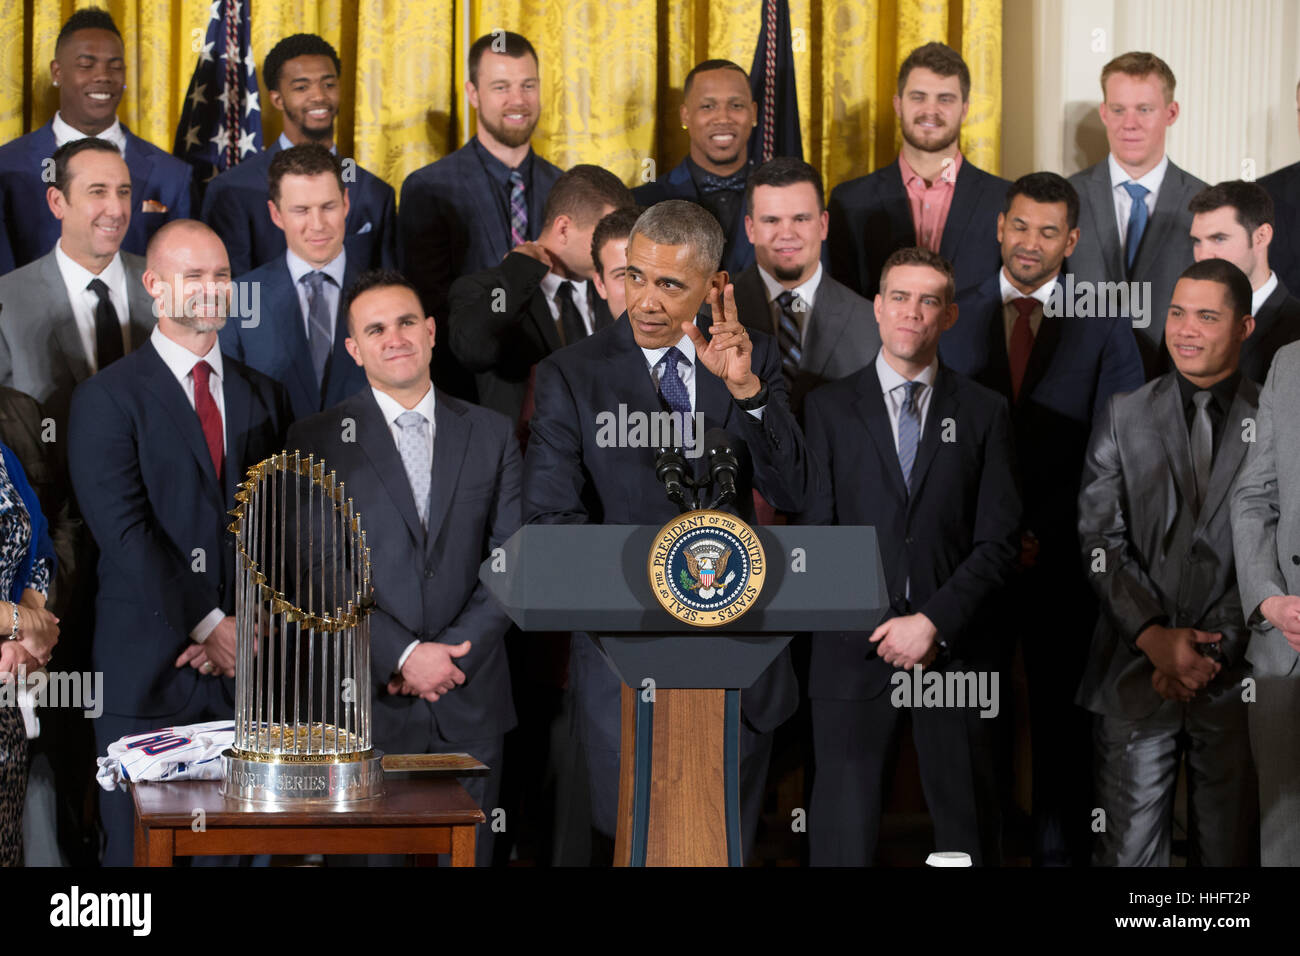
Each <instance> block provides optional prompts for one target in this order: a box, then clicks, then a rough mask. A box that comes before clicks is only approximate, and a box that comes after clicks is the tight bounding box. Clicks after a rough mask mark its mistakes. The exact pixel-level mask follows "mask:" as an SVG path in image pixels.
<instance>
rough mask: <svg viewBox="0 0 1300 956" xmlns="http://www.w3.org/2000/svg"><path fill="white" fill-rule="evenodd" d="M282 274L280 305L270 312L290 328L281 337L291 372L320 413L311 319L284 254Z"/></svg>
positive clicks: (281, 256) (341, 295)
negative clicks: (309, 330) (309, 331)
mask: <svg viewBox="0 0 1300 956" xmlns="http://www.w3.org/2000/svg"><path fill="white" fill-rule="evenodd" d="M277 271H278V272H279V280H280V281H279V282H278V283H277V285H279V289H278V291H277V293H276V295H277V298H278V302H277V303H276V306H275V307H273V308H271V309H270V310H269V311H270V313H271V315H272V317H273V321H276V322H282V323H285V324H286V326H287V327H285V328H284V329H283V332H282V334H281V335H280V336H278V338H279V339H280V341H281V342H283V343H284V345H285V347H286V348H287V349H288V350H289V361H290V366H289V367H290V369H291V370H292V372H293V377H294V378H295V379H297V381H298V389H299V391H300V392H301V393H302V394H304V395H309V396H311V397H312V401H311V403H310V405H309V407H310V408H311V410H312V411H313V412H318V411H320V408H321V395H322V394H323V393H322V391H321V387H320V385H319V384H318V383H317V381H316V369H315V368H314V367H313V366H312V364H311V344H310V343H309V342H308V341H307V317H306V316H305V315H303V312H302V301H301V300H300V299H299V297H298V290H297V288H296V287H295V286H294V282H293V274H292V273H291V272H290V271H289V262H288V260H287V259H286V258H285V257H284V255H283V254H281V255H280V265H279V266H278V267H277ZM342 298H343V291H342V290H341V289H340V290H339V301H340V304H342ZM328 370H329V366H328V364H327V365H326V374H327V375H328Z"/></svg>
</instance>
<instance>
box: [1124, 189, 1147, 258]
mask: <svg viewBox="0 0 1300 956" xmlns="http://www.w3.org/2000/svg"><path fill="white" fill-rule="evenodd" d="M1123 186H1124V191H1125V192H1126V193H1128V194H1129V196H1130V197H1131V198H1132V200H1133V207H1132V208H1131V209H1130V210H1129V211H1128V231H1127V232H1126V233H1125V235H1124V261H1125V263H1126V264H1127V266H1128V268H1129V269H1132V268H1133V260H1135V259H1136V258H1137V254H1138V246H1140V245H1141V244H1142V233H1144V232H1146V228H1147V219H1148V218H1149V216H1150V214H1149V213H1148V212H1147V204H1146V197H1147V194H1148V193H1149V192H1151V190H1149V189H1147V188H1146V187H1145V186H1139V185H1138V184H1137V183H1134V182H1127V183H1124V184H1123Z"/></svg>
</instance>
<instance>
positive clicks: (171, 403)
mask: <svg viewBox="0 0 1300 956" xmlns="http://www.w3.org/2000/svg"><path fill="white" fill-rule="evenodd" d="M141 352H142V353H144V356H145V360H144V361H143V362H142V366H143V374H142V376H141V377H142V378H143V380H144V384H145V386H146V387H147V388H148V389H149V390H150V391H152V392H153V393H154V395H155V396H156V397H157V399H158V404H159V405H160V406H162V408H163V409H164V410H165V411H166V413H167V415H168V417H170V418H171V420H172V424H173V425H174V426H175V427H176V430H177V431H178V432H180V434H181V438H183V439H184V441H185V446H186V447H187V448H188V449H189V451H190V454H191V455H193V456H194V459H195V461H197V462H198V464H199V472H200V473H201V474H202V475H203V489H204V491H205V492H206V493H207V494H208V495H209V497H211V498H213V499H214V500H215V501H216V504H217V507H218V508H221V509H223V510H224V508H225V504H224V499H223V498H222V497H221V488H220V487H219V486H218V484H217V473H216V470H215V469H214V468H213V467H212V455H211V454H210V453H209V452H208V443H207V439H206V438H204V436H203V426H202V425H201V424H199V416H198V415H197V414H196V413H195V411H194V409H193V408H192V407H191V406H190V401H189V399H188V398H187V397H186V395H185V390H184V389H183V388H181V384H180V382H178V381H176V377H175V376H174V375H172V372H171V369H169V368H168V367H167V363H166V362H164V361H163V360H162V356H160V355H159V354H158V351H157V349H155V348H154V347H153V345H152V344H151V343H145V346H144V348H142V349H141ZM195 361H197V359H195ZM223 397H224V396H223ZM242 416H243V417H242V421H247V420H248V410H247V405H245V406H244V409H243V412H242ZM234 420H236V419H235V415H234V414H232V413H231V411H230V409H229V408H227V413H226V423H227V424H226V428H227V431H229V430H230V424H229V423H230V422H231V421H234Z"/></svg>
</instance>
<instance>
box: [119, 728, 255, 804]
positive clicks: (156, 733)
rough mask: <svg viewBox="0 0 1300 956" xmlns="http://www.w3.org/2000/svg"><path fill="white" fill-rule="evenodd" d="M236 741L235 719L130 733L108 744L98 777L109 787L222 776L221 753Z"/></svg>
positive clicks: (218, 777) (214, 778)
mask: <svg viewBox="0 0 1300 956" xmlns="http://www.w3.org/2000/svg"><path fill="white" fill-rule="evenodd" d="M234 742H235V722H234V721H233V720H213V721H209V722H208V723H206V724H189V725H187V726H180V727H163V728H162V729H161V730H149V731H145V732H144V733H139V734H128V735H127V736H125V737H123V738H122V739H121V740H118V741H115V742H113V743H111V744H109V745H108V756H107V757H100V758H99V760H98V763H99V771H98V772H97V773H96V774H95V779H96V780H98V781H99V785H100V786H101V787H103V788H104V789H105V790H113V789H114V788H121V789H123V790H125V789H126V783H127V781H131V780H134V781H137V782H139V781H148V780H220V779H221V777H222V766H221V753H222V751H223V750H226V749H227V748H229V747H231V746H233V745H234Z"/></svg>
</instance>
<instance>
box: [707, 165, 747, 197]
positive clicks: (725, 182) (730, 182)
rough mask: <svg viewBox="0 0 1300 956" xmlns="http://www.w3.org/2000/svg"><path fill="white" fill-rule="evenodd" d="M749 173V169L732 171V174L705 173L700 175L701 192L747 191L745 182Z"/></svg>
mask: <svg viewBox="0 0 1300 956" xmlns="http://www.w3.org/2000/svg"><path fill="white" fill-rule="evenodd" d="M748 175H749V170H748V169H742V170H741V171H740V172H738V173H732V174H731V175H730V176H715V175H713V173H705V174H704V175H703V176H701V177H700V192H702V193H720V192H724V191H727V192H736V193H743V192H744V191H745V183H746V180H747V178H748Z"/></svg>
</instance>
